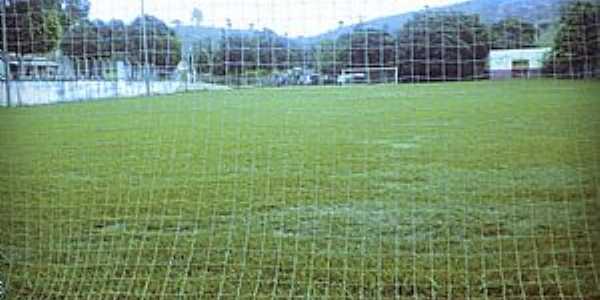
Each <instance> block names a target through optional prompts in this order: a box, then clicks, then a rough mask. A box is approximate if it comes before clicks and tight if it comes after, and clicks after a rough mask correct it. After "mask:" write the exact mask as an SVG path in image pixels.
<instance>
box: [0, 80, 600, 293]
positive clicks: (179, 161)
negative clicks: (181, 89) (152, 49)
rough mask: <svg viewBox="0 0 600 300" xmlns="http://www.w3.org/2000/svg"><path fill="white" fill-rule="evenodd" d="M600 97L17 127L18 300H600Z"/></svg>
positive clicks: (493, 95)
mask: <svg viewBox="0 0 600 300" xmlns="http://www.w3.org/2000/svg"><path fill="white" fill-rule="evenodd" d="M599 116H600V84H598V82H573V81H543V80H540V81H512V82H471V83H448V84H430V85H402V86H373V87H353V88H335V89H334V88H307V89H299V88H298V89H256V90H234V91H222V92H205V93H195V94H184V95H173V96H163V97H155V98H145V99H125V100H118V101H117V100H115V101H97V102H87V103H74V104H62V105H52V106H40V107H31V108H14V109H4V110H0V170H2V172H0V176H1V177H0V228H1V230H0V253H1V255H0V268H1V269H0V277H4V280H5V281H7V284H8V287H9V293H10V295H11V296H12V297H14V298H27V297H29V298H32V299H40V298H60V299H62V298H88V297H89V298H91V299H95V298H113V297H114V298H143V297H147V298H159V297H164V298H176V297H178V296H179V297H189V298H194V299H195V298H199V297H202V298H205V299H215V298H217V297H218V296H220V297H221V298H224V299H229V298H235V297H239V298H291V297H302V298H327V297H329V298H338V299H339V298H344V299H345V298H365V299H376V298H385V299H389V298H415V297H422V298H432V297H437V298H453V299H463V298H467V297H470V298H481V299H486V298H489V299H493V298H503V299H509V298H518V299H522V298H525V297H527V298H529V299H536V298H540V299H541V298H542V297H544V299H569V298H571V299H598V298H600V288H598V286H600V282H599V271H600V254H599V253H600V216H599V214H598V211H599V209H600V196H599V193H598V191H599V189H600V118H599Z"/></svg>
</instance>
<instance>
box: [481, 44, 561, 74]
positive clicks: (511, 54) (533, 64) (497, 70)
mask: <svg viewBox="0 0 600 300" xmlns="http://www.w3.org/2000/svg"><path fill="white" fill-rule="evenodd" d="M551 51H552V48H529V49H508V50H492V51H490V56H489V68H490V78H491V79H493V80H494V79H495V80H497V79H510V78H532V77H539V76H540V75H541V74H542V68H543V67H544V58H545V57H546V55H548V54H549V53H550V52H551Z"/></svg>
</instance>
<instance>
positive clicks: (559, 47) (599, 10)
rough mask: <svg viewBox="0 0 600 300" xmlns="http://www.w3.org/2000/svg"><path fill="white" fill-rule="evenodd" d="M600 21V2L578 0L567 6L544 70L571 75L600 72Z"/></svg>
mask: <svg viewBox="0 0 600 300" xmlns="http://www.w3.org/2000/svg"><path fill="white" fill-rule="evenodd" d="M599 21H600V4H599V3H596V2H590V1H574V2H571V3H568V4H567V5H566V6H564V7H563V8H562V10H561V17H560V28H559V30H558V33H557V35H556V38H555V41H554V47H553V51H552V54H551V55H550V56H549V57H548V58H547V60H546V63H545V67H544V71H545V72H546V73H552V74H558V75H566V76H568V77H571V78H580V77H589V76H597V75H598V73H599V71H600V55H599V54H598V53H600V45H599V43H598V41H599V40H600V22H599Z"/></svg>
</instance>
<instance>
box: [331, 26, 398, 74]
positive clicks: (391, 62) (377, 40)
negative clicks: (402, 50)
mask: <svg viewBox="0 0 600 300" xmlns="http://www.w3.org/2000/svg"><path fill="white" fill-rule="evenodd" d="M395 44H396V41H395V38H394V37H393V36H392V35H391V34H389V33H387V32H386V31H384V30H379V29H374V28H362V27H357V29H355V30H354V31H352V32H351V33H348V34H344V35H342V36H340V37H339V38H338V40H337V42H336V49H338V51H337V52H338V53H336V57H337V61H339V62H340V67H341V68H353V67H373V66H374V67H393V66H395V55H394V54H395Z"/></svg>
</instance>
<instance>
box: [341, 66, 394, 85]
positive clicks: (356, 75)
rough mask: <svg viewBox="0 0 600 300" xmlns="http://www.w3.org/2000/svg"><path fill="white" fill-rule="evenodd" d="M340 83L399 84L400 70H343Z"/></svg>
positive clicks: (383, 68)
mask: <svg viewBox="0 0 600 300" xmlns="http://www.w3.org/2000/svg"><path fill="white" fill-rule="evenodd" d="M338 83H340V84H349V83H366V84H377V83H394V84H398V68H395V67H358V68H346V69H342V74H341V75H340V77H339V78H338Z"/></svg>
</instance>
